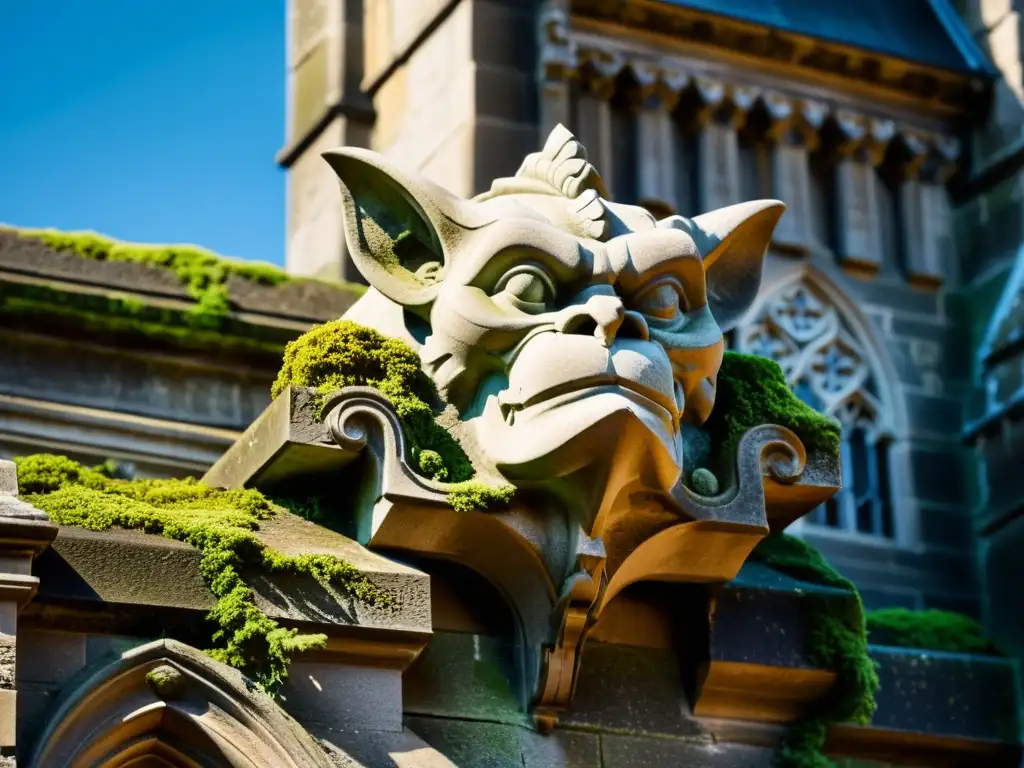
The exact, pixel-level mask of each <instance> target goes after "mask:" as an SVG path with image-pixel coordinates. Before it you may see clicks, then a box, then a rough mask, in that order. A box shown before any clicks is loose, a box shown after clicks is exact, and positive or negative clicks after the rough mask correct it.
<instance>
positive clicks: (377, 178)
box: [323, 147, 461, 310]
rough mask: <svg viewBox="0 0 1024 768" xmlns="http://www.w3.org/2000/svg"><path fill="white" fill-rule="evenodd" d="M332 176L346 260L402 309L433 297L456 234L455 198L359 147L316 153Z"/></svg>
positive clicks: (420, 305)
mask: <svg viewBox="0 0 1024 768" xmlns="http://www.w3.org/2000/svg"><path fill="white" fill-rule="evenodd" d="M323 158H324V159H325V160H326V161H327V162H328V163H329V164H330V166H331V167H332V168H333V169H334V172H335V173H337V174H338V179H339V180H340V181H341V197H342V205H343V206H344V227H345V241H346V242H347V244H348V252H349V257H350V258H351V259H352V261H353V262H355V265H356V267H358V269H359V271H360V272H361V273H362V275H363V277H365V278H366V280H367V282H368V283H370V285H372V286H373V287H374V288H376V289H377V290H378V291H380V292H381V293H383V294H384V295H385V296H387V297H388V298H389V299H391V300H392V301H394V302H395V303H397V304H400V305H402V306H403V307H408V308H410V309H413V310H415V309H425V308H427V307H429V306H430V304H431V303H432V302H433V300H434V298H435V297H436V296H437V291H438V288H439V287H440V283H441V281H442V280H443V279H444V274H445V269H446V267H447V266H448V263H447V262H448V258H449V255H450V253H451V251H452V248H453V247H454V244H455V242H457V240H458V239H459V236H460V234H461V232H460V228H459V225H458V224H456V223H455V220H454V218H453V217H454V213H455V208H456V207H457V205H458V202H457V198H455V196H454V195H452V194H451V193H450V192H447V191H446V190H444V189H441V188H440V187H438V186H437V185H435V184H432V183H430V182H429V181H427V180H425V179H422V178H417V177H414V176H413V175H412V174H407V173H405V172H403V171H401V170H399V169H398V168H396V167H395V166H394V165H392V164H391V163H390V162H389V161H388V160H387V159H386V158H384V157H382V156H381V155H379V154H377V153H376V152H371V151H369V150H366V149H359V148H355V147H339V148H338V149H332V150H328V151H327V152H324V153H323Z"/></svg>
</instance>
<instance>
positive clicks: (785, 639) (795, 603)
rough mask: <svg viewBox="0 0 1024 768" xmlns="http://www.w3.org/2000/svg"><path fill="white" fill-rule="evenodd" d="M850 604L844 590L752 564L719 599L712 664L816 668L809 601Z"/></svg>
mask: <svg viewBox="0 0 1024 768" xmlns="http://www.w3.org/2000/svg"><path fill="white" fill-rule="evenodd" d="M808 595H814V596H819V597H827V598H829V599H835V600H848V599H850V598H849V597H848V595H847V594H846V593H844V592H842V591H841V590H838V589H830V588H827V587H818V586H815V585H813V584H807V583H804V582H801V581H797V580H796V579H793V578H790V577H789V576H785V575H783V574H781V573H778V572H776V571H773V570H771V569H770V568H768V567H767V566H765V565H763V564H761V563H747V564H746V565H744V566H743V569H742V570H741V571H740V574H739V576H738V577H737V578H736V579H734V580H733V581H731V582H730V583H729V584H727V585H725V586H724V587H723V588H722V590H721V592H720V593H719V594H718V598H717V600H716V607H715V613H714V617H713V620H712V632H711V647H710V652H711V655H710V658H711V660H712V662H714V661H716V660H721V661H731V662H743V663H749V664H762V665H765V666H771V667H789V668H799V667H810V666H812V665H811V664H810V661H809V660H808V643H809V637H808V634H807V632H808V627H807V610H808V607H807V601H806V599H805V598H806V596H808Z"/></svg>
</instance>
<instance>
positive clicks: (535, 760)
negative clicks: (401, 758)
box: [406, 716, 607, 768]
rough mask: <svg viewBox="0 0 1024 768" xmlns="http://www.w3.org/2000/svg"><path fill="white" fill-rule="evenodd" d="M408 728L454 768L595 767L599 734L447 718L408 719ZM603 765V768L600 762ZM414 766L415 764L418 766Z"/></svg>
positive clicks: (598, 766) (599, 761) (598, 754)
mask: <svg viewBox="0 0 1024 768" xmlns="http://www.w3.org/2000/svg"><path fill="white" fill-rule="evenodd" d="M406 725H407V727H408V728H409V729H410V730H411V731H413V732H414V733H415V734H416V735H417V736H419V737H420V738H422V739H423V740H424V741H425V742H427V743H428V744H430V745H431V746H432V747H433V748H434V749H436V750H437V751H438V752H440V753H441V754H443V755H444V756H445V757H447V758H448V759H449V760H451V761H452V762H453V763H454V764H455V765H458V766H459V768H600V766H601V765H602V763H601V757H600V755H601V752H600V745H599V740H600V738H601V737H600V736H598V735H597V734H593V733H580V732H576V731H571V730H563V729H556V730H555V731H553V732H551V733H549V734H543V735H542V734H539V733H537V732H535V731H534V730H532V729H530V728H525V727H521V726H512V725H502V724H497V723H485V722H476V721H471V720H454V719H446V718H433V717H431V718H426V717H415V716H413V717H407V718H406ZM604 765H607V763H605V764H604ZM417 768H418V766H417Z"/></svg>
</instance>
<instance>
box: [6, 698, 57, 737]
mask: <svg viewBox="0 0 1024 768" xmlns="http://www.w3.org/2000/svg"><path fill="white" fill-rule="evenodd" d="M59 697H60V688H59V687H57V686H54V685H48V684H44V683H24V684H21V685H19V686H18V722H17V733H16V736H17V740H18V743H19V744H22V745H23V746H26V745H29V744H31V743H32V741H33V740H34V739H35V737H36V736H38V735H39V733H40V732H41V731H42V729H43V727H44V726H45V725H46V719H47V717H48V716H49V714H50V710H51V709H52V708H53V707H54V706H55V704H56V702H57V700H58V698H59Z"/></svg>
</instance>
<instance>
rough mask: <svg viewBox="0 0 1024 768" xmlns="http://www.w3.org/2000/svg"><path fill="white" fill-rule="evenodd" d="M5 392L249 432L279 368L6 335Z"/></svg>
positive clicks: (0, 374) (0, 383) (1, 381)
mask: <svg viewBox="0 0 1024 768" xmlns="http://www.w3.org/2000/svg"><path fill="white" fill-rule="evenodd" d="M0 343H2V344H3V348H4V365H3V366H2V367H0V392H2V393H4V394H8V395H17V396H20V397H27V398H34V399H44V400H52V401H55V402H59V403H65V404H69V405H77V406H84V407H88V408H99V409H104V410H110V411H117V412H122V413H129V414H134V415H138V416H148V417H151V418H158V419H168V420H172V421H181V422H186V423H193V424H203V425H206V426H214V427H224V428H229V429H243V428H244V427H246V426H248V424H249V423H250V422H251V421H252V420H253V419H255V418H256V417H257V416H258V415H259V413H260V411H262V410H263V408H264V407H265V406H266V404H267V403H269V402H270V382H271V381H272V380H273V376H274V370H275V369H276V364H274V365H275V368H269V367H268V369H267V370H263V371H260V370H259V369H254V368H251V367H243V366H237V365H233V366H228V365H225V364H224V362H223V361H220V362H217V361H210V360H203V361H201V362H200V361H198V360H195V359H192V360H190V361H189V363H188V364H185V362H184V361H182V360H180V359H178V360H176V359H173V358H168V357H157V356H152V355H144V354H131V353H129V352H127V351H125V350H121V349H116V348H111V347H108V346H104V345H102V344H95V345H94V344H82V343H80V342H79V343H75V342H69V341H67V340H61V339H54V338H49V337H43V336H37V335H32V336H27V335H22V334H14V333H7V332H4V337H3V341H2V342H0Z"/></svg>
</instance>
